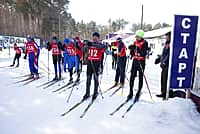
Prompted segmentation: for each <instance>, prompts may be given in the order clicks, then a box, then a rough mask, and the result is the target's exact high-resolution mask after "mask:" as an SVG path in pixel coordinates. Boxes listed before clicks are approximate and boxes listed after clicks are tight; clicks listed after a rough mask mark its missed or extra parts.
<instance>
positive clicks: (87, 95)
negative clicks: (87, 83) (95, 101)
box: [82, 93, 90, 100]
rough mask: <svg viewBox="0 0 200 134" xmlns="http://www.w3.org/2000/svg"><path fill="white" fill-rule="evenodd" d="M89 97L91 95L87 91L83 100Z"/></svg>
mask: <svg viewBox="0 0 200 134" xmlns="http://www.w3.org/2000/svg"><path fill="white" fill-rule="evenodd" d="M89 97H90V95H89V94H88V93H86V94H85V95H84V96H83V99H82V100H87V99H88V98H89Z"/></svg>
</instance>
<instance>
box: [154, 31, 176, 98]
mask: <svg viewBox="0 0 200 134" xmlns="http://www.w3.org/2000/svg"><path fill="white" fill-rule="evenodd" d="M165 36H166V42H165V46H164V48H163V51H162V55H160V56H159V57H158V58H157V59H156V61H155V64H158V63H160V67H161V68H162V71H161V94H158V95H156V96H157V97H162V98H163V99H165V97H166V92H167V79H168V70H169V55H170V42H171V32H168V33H166V34H165ZM172 96H173V91H172V90H170V92H169V97H172Z"/></svg>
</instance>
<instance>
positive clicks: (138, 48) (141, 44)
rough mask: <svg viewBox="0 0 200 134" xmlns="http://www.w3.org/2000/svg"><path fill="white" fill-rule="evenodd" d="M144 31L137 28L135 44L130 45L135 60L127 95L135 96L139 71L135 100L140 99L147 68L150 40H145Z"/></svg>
mask: <svg viewBox="0 0 200 134" xmlns="http://www.w3.org/2000/svg"><path fill="white" fill-rule="evenodd" d="M143 37H144V31H143V30H137V31H136V36H135V38H136V41H135V42H134V44H133V45H130V46H129V49H130V53H131V54H133V55H132V56H133V62H132V68H131V76H130V92H129V95H128V96H127V99H128V100H130V99H132V97H133V86H134V80H135V77H136V76H137V72H139V85H138V91H137V93H136V96H135V100H134V101H135V102H136V101H138V100H139V97H140V92H141V89H142V86H143V75H144V69H145V60H146V55H147V50H148V42H147V41H146V40H144V38H143Z"/></svg>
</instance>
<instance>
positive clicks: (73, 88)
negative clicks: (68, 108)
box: [67, 85, 75, 103]
mask: <svg viewBox="0 0 200 134" xmlns="http://www.w3.org/2000/svg"><path fill="white" fill-rule="evenodd" d="M74 87H75V85H74V86H73V87H72V90H71V91H70V94H69V96H68V98H67V103H68V102H69V100H70V98H71V96H72V92H73V90H74Z"/></svg>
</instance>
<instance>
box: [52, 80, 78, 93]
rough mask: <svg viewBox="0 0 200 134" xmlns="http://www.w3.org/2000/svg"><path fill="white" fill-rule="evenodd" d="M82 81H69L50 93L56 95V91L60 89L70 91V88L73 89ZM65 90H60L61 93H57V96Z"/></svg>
mask: <svg viewBox="0 0 200 134" xmlns="http://www.w3.org/2000/svg"><path fill="white" fill-rule="evenodd" d="M81 82H82V81H69V82H68V83H67V84H65V85H63V86H62V87H60V88H58V89H56V90H54V91H52V92H53V93H56V92H58V91H61V90H62V89H64V88H66V87H67V89H70V88H74V87H75V86H77V85H79V84H80V83H81ZM67 89H64V90H62V91H61V92H59V94H61V93H63V92H65V91H66V90H67Z"/></svg>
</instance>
